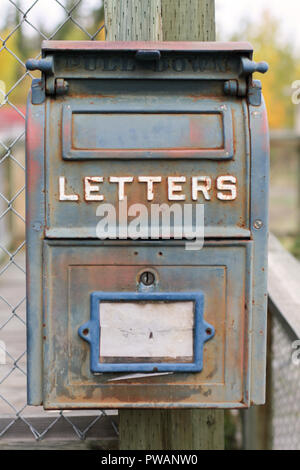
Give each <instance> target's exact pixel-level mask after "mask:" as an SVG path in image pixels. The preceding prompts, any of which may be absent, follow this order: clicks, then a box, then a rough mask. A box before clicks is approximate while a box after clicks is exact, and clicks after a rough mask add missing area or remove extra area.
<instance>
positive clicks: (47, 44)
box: [42, 41, 253, 54]
mask: <svg viewBox="0 0 300 470" xmlns="http://www.w3.org/2000/svg"><path fill="white" fill-rule="evenodd" d="M140 49H142V50H152V49H156V50H159V51H167V52H176V51H178V52H180V51H182V52H226V51H227V52H240V53H242V52H244V53H248V54H252V53H253V46H252V45H251V44H250V43H249V42H218V41H215V42H198V41H194V42H192V41H184V42H179V41H178V42H177V41H171V42H161V41H157V42H156V41H43V42H42V50H43V51H44V52H47V51H59V50H60V51H120V50H122V51H137V50H140Z"/></svg>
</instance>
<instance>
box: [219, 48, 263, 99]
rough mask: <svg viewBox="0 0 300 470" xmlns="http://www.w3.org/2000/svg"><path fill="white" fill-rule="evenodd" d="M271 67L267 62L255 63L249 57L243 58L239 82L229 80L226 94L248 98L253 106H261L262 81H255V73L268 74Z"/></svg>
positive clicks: (225, 87)
mask: <svg viewBox="0 0 300 470" xmlns="http://www.w3.org/2000/svg"><path fill="white" fill-rule="evenodd" d="M268 70H269V65H268V64H267V63H266V62H258V63H257V62H254V61H253V60H250V59H248V58H247V57H242V58H241V64H240V71H239V77H240V79H238V80H227V81H226V82H225V84H224V93H225V95H229V96H239V97H247V98H248V103H249V104H251V105H252V106H260V105H261V102H262V86H261V82H260V80H253V78H252V75H253V73H255V72H259V73H266V72H267V71H268Z"/></svg>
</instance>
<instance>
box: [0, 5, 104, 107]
mask: <svg viewBox="0 0 300 470" xmlns="http://www.w3.org/2000/svg"><path fill="white" fill-rule="evenodd" d="M45 3H46V2H44V3H43V6H42V9H41V15H40V17H39V19H38V20H37V21H35V22H34V23H32V25H33V26H31V27H30V26H29V25H28V23H26V22H24V21H22V19H23V14H22V11H24V10H25V8H24V6H23V3H22V2H21V1H20V0H17V1H15V4H16V5H17V7H18V8H19V10H18V9H17V8H16V7H15V6H14V5H12V4H10V5H8V7H7V8H6V10H4V11H3V10H2V11H1V14H5V18H2V23H3V24H4V25H5V26H4V27H3V28H2V29H0V43H1V42H2V45H4V46H5V48H4V49H3V50H1V54H0V71H1V80H2V81H4V83H5V86H6V90H10V89H11V88H12V87H13V86H14V85H15V83H16V82H18V80H20V79H21V78H22V77H23V75H24V73H25V69H24V63H25V61H26V60H27V59H28V58H29V57H36V56H38V55H39V53H40V46H41V40H42V39H46V38H49V39H51V37H52V36H54V35H55V40H61V39H64V40H86V39H88V36H87V34H86V33H85V31H84V30H83V29H82V28H81V27H83V28H85V29H86V31H87V32H88V33H89V34H91V35H93V34H94V33H95V31H97V30H98V29H99V28H100V27H101V26H103V24H104V9H103V6H101V2H100V6H99V7H97V8H95V7H94V8H93V7H91V8H87V7H86V2H79V3H78V0H66V1H64V3H63V5H64V9H65V10H66V11H67V12H70V13H71V14H72V16H71V17H70V18H69V19H68V21H67V22H66V23H65V24H64V25H63V26H62V27H60V26H61V25H62V24H63V23H64V22H65V19H66V18H59V17H58V21H57V25H56V26H54V27H53V26H51V29H50V28H49V26H48V27H47V21H46V18H45V15H46V14H47V12H46V10H47V6H48V7H49V8H51V7H53V6H54V4H53V3H52V2H47V6H46V5H45ZM45 6H46V8H45ZM56 6H57V5H56ZM34 8H35V9H36V8H37V7H34ZM62 12H63V10H62ZM63 13H64V12H63ZM28 21H30V22H31V18H30V12H29V14H28ZM20 23H21V26H20V27H17V26H18V25H19V24H20ZM58 28H59V31H58V32H56V31H57V29H58ZM96 39H97V40H105V30H104V28H103V29H102V30H101V31H100V33H99V34H98V35H97V37H96ZM7 49H8V50H7ZM29 86H30V81H29V82H28V86H27V87H26V86H17V87H16V88H15V89H14V90H13V91H12V93H11V94H10V101H11V102H13V103H14V104H17V105H22V104H25V103H26V97H27V93H28V89H29Z"/></svg>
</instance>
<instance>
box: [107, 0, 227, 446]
mask: <svg viewBox="0 0 300 470" xmlns="http://www.w3.org/2000/svg"><path fill="white" fill-rule="evenodd" d="M104 11H105V25H106V39H107V40H111V41H135V40H140V41H160V40H165V41H166V40H168V41H188V40H189V41H214V40H215V1H214V0H105V1H104ZM119 417H120V423H119V430H120V449H121V450H205V449H206V450H221V449H223V448H224V412H223V410H138V409H136V410H120V411H119Z"/></svg>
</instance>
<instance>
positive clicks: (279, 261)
mask: <svg viewBox="0 0 300 470" xmlns="http://www.w3.org/2000/svg"><path fill="white" fill-rule="evenodd" d="M268 285H269V287H268V289H269V301H270V302H269V303H270V306H269V308H270V310H271V312H272V313H275V314H277V315H279V316H280V317H281V319H282V320H284V321H285V322H286V323H287V324H288V325H289V327H290V328H291V329H292V331H293V332H294V334H295V336H296V337H297V338H300V316H299V312H300V289H299V286H300V263H299V261H297V260H296V258H294V257H293V256H292V255H291V254H290V253H289V252H288V251H286V250H285V249H284V248H283V246H282V245H281V244H280V242H279V241H278V240H277V238H276V237H275V236H274V235H270V241H269V273H268Z"/></svg>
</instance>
